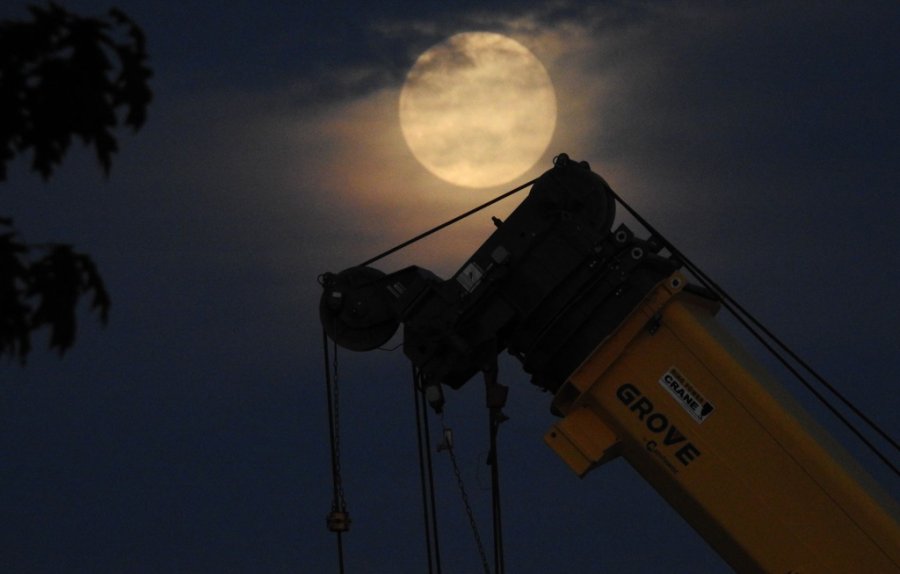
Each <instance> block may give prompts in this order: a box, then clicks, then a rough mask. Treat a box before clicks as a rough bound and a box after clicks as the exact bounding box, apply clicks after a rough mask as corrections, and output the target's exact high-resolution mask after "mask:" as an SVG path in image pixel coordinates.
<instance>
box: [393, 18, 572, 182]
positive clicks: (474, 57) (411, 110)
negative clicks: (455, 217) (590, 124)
mask: <svg viewBox="0 0 900 574" xmlns="http://www.w3.org/2000/svg"><path fill="white" fill-rule="evenodd" d="M400 127H401V129H402V131H403V137H404V138H405V140H406V143H407V145H408V146H409V149H410V150H411V151H412V153H413V155H414V156H415V157H416V159H417V160H419V162H420V163H421V164H422V165H423V166H425V168H427V169H428V170H429V171H430V172H432V173H433V174H434V175H436V176H438V177H439V178H441V179H443V180H446V181H448V182H450V183H453V184H456V185H459V186H463V187H491V186H495V185H500V184H503V183H506V182H509V181H511V180H513V179H515V178H516V177H518V176H520V175H522V174H523V173H525V172H526V171H528V170H529V169H530V168H531V167H533V166H534V164H535V163H536V162H537V161H538V160H539V159H540V158H541V156H542V155H543V154H544V152H545V151H546V150H547V146H548V145H549V144H550V138H551V137H552V136H553V130H554V128H555V127H556V94H555V92H554V90H553V84H552V83H551V82H550V76H548V75H547V70H545V69H544V66H543V65H542V64H541V62H540V61H539V60H538V59H537V58H536V57H535V56H534V54H532V53H531V52H530V51H529V50H528V48H526V47H525V46H523V45H522V44H520V43H518V42H516V41H515V40H513V39H511V38H508V37H507V36H503V35H501V34H494V33H489V32H466V33H463V34H456V35H455V36H451V37H450V38H448V39H447V40H445V41H443V42H441V43H440V44H437V45H435V46H433V47H431V48H429V49H428V50H427V51H425V52H424V53H423V54H422V55H421V56H419V58H418V59H417V60H416V63H415V64H414V65H413V67H412V69H411V70H410V71H409V73H408V74H407V77H406V82H405V83H404V85H403V89H402V91H401V92H400Z"/></svg>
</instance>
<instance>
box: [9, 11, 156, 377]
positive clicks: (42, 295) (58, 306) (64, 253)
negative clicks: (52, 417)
mask: <svg viewBox="0 0 900 574" xmlns="http://www.w3.org/2000/svg"><path fill="white" fill-rule="evenodd" d="M28 10H29V12H30V13H31V20H28V21H3V22H0V181H5V180H6V178H7V166H8V164H9V162H10V161H12V160H13V159H15V158H16V157H18V156H20V155H23V154H27V153H29V152H30V153H31V154H32V157H31V168H32V170H34V171H35V172H37V173H39V174H40V175H41V177H42V178H43V179H45V180H46V179H48V178H49V177H50V176H51V175H52V174H53V171H54V169H55V168H56V167H57V166H58V165H59V164H60V163H61V162H62V160H63V157H64V156H65V154H66V152H67V151H68V149H69V146H70V145H71V143H72V140H73V138H79V139H81V141H82V142H83V143H84V144H85V145H87V146H88V147H93V148H94V150H95V152H96V154H97V160H98V161H99V163H100V166H101V167H102V169H103V171H104V173H107V174H108V173H109V170H110V167H111V165H112V157H113V155H114V154H115V153H116V152H117V151H118V142H117V140H116V137H115V135H114V130H115V129H116V128H117V127H119V126H120V125H124V126H126V127H129V128H131V129H132V130H134V131H137V130H139V129H140V128H141V126H143V124H144V121H145V119H146V113H147V106H148V105H149V103H150V100H151V98H152V92H151V91H150V87H149V83H148V82H149V79H150V77H151V75H152V73H151V71H150V68H149V67H148V65H147V53H146V45H145V41H144V34H143V32H142V31H141V29H140V28H139V27H138V26H137V24H135V23H134V22H133V21H132V20H131V19H130V18H129V17H128V16H127V15H125V14H124V13H123V12H122V11H120V10H117V9H112V10H110V12H109V14H108V17H107V18H105V19H104V18H90V17H82V16H79V15H76V14H72V13H71V12H68V11H66V10H65V9H63V8H61V7H60V6H59V5H57V4H54V3H50V4H49V5H48V6H47V7H38V6H30V7H29V8H28ZM82 297H90V298H91V300H90V307H91V309H92V310H94V311H95V312H97V313H98V314H99V318H100V321H101V322H103V323H106V320H107V317H108V314H109V306H110V300H109V295H108V293H107V291H106V288H105V286H104V284H103V280H102V278H101V277H100V274H99V273H98V271H97V268H96V266H95V265H94V262H93V261H92V260H91V258H90V257H89V256H88V255H85V254H83V253H78V252H76V251H74V250H73V249H72V247H71V246H70V245H66V244H42V245H30V244H27V243H25V242H24V241H22V240H21V239H20V235H19V233H18V232H17V231H16V229H15V228H14V227H13V222H12V220H11V219H9V218H0V356H2V355H8V356H15V357H18V358H19V359H20V360H21V361H22V362H23V363H24V361H25V358H26V356H27V355H28V353H29V352H30V350H31V334H32V333H33V332H34V331H36V330H39V329H42V328H48V329H49V330H50V348H51V349H55V350H57V351H58V352H59V353H60V354H62V353H64V352H65V351H66V350H67V349H69V348H70V347H71V346H72V344H73V343H74V341H75V333H76V310H77V308H78V304H79V301H81V299H82Z"/></svg>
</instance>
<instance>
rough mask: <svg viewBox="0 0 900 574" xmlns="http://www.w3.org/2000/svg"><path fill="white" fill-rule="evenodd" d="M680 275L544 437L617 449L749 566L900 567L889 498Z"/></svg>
mask: <svg viewBox="0 0 900 574" xmlns="http://www.w3.org/2000/svg"><path fill="white" fill-rule="evenodd" d="M682 287H683V279H682V278H681V277H680V276H678V275H677V274H676V275H673V276H672V277H671V278H669V279H668V280H667V281H665V282H664V283H662V284H661V285H660V286H659V287H658V288H657V289H656V291H655V292H654V293H652V294H651V295H650V296H648V298H647V299H646V300H645V302H644V304H643V305H642V306H641V307H640V308H639V309H638V310H636V311H635V312H634V313H633V314H632V315H631V317H630V318H629V319H628V320H627V321H626V322H625V323H624V324H623V325H622V326H621V327H620V328H619V329H618V331H617V332H616V333H614V334H613V335H612V336H610V337H609V338H608V339H607V340H606V341H604V342H603V344H601V345H600V346H599V347H598V348H597V350H596V351H595V352H594V353H593V354H592V355H591V356H590V357H588V358H587V359H586V360H585V362H584V363H583V364H582V365H581V366H580V367H579V368H578V369H577V370H576V371H575V372H574V373H573V374H572V375H571V376H570V377H569V380H568V381H567V382H566V383H565V384H564V385H563V387H562V388H561V389H560V390H559V391H558V393H557V395H556V398H555V400H554V406H555V407H556V408H557V409H559V411H560V412H561V413H562V414H563V415H564V418H563V419H562V420H561V421H559V422H558V423H557V424H556V425H555V426H554V428H553V429H551V431H550V432H549V433H548V435H547V442H548V443H549V444H550V445H551V446H552V447H553V448H554V450H556V452H557V453H559V454H560V456H561V457H562V458H563V460H565V461H566V462H567V463H568V464H569V466H571V467H572V469H573V470H574V471H575V472H576V473H578V474H579V475H583V474H584V473H586V472H587V471H588V470H590V468H593V467H595V466H597V465H599V464H602V463H603V462H605V461H606V460H609V458H611V457H612V456H614V455H616V454H618V453H620V452H621V454H622V456H624V457H625V458H626V459H627V460H628V462H629V463H630V464H631V465H632V466H634V467H635V469H637V470H638V472H639V473H640V474H641V475H642V476H643V477H644V478H645V479H646V480H647V481H648V482H650V484H651V485H652V486H653V487H654V488H655V489H656V490H657V491H658V492H660V494H661V495H662V496H663V497H664V498H666V500H667V501H668V502H669V503H670V504H671V505H672V506H673V507H674V508H675V509H676V510H677V511H678V512H679V513H681V515H682V516H684V517H685V519H686V520H687V521H688V522H689V523H690V524H691V525H692V526H693V527H694V528H695V529H696V530H697V531H698V532H699V533H700V534H701V536H703V537H704V538H705V539H706V540H707V541H708V542H709V543H710V544H711V545H712V546H713V547H714V548H715V549H716V550H717V551H718V552H719V553H720V554H721V555H722V557H723V558H724V559H725V560H726V561H727V562H729V564H731V566H732V567H734V568H735V569H736V570H737V571H739V572H783V573H789V572H790V573H796V574H800V573H823V572H835V573H849V572H879V573H880V572H900V527H898V524H897V521H896V519H895V518H894V517H893V516H892V515H891V512H893V510H890V511H889V510H886V509H885V508H884V507H883V506H882V504H880V503H879V502H877V501H876V499H875V498H874V497H873V496H872V494H870V492H869V491H867V490H866V489H865V488H864V487H863V486H862V483H861V482H860V480H859V478H858V477H859V476H860V474H861V471H860V470H859V469H856V468H848V467H847V465H846V464H845V463H844V459H847V460H849V458H850V457H848V456H846V453H840V452H837V451H838V450H839V447H838V446H836V444H835V443H833V441H831V440H830V439H828V438H825V433H824V432H823V431H822V430H821V429H818V428H817V427H815V425H814V424H813V423H811V422H810V421H809V420H808V418H807V417H806V415H805V414H803V413H802V412H801V411H800V410H799V408H798V407H797V406H796V405H794V404H792V402H791V400H790V399H789V398H788V397H786V396H784V393H783V392H782V391H780V388H779V387H778V385H777V384H776V383H774V381H772V380H771V379H770V378H769V377H768V376H767V375H766V374H765V372H764V371H763V369H762V368H760V367H759V366H758V365H756V364H755V363H754V362H753V361H752V360H751V359H749V358H748V357H747V356H745V355H744V353H743V352H742V351H741V350H740V349H739V347H738V346H737V345H735V344H734V343H733V342H731V340H730V338H729V336H728V335H727V334H726V333H724V332H723V331H722V330H721V329H720V328H719V326H718V325H717V323H716V322H715V320H714V318H713V315H714V313H715V309H714V308H713V307H711V306H710V304H709V301H708V300H705V299H703V298H701V297H698V296H697V295H693V294H690V293H688V292H685V291H681V289H682ZM776 397H777V398H776ZM554 433H555V434H554ZM838 460H841V461H842V462H841V463H839V462H838ZM887 504H890V503H887Z"/></svg>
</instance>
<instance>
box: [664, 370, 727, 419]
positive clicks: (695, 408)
mask: <svg viewBox="0 0 900 574" xmlns="http://www.w3.org/2000/svg"><path fill="white" fill-rule="evenodd" d="M659 384H660V385H662V386H663V388H664V389H666V390H667V391H669V394H670V395H672V397H673V398H674V399H675V401H676V402H677V403H678V404H679V405H681V407H682V408H683V409H684V410H686V411H687V412H688V414H690V415H691V416H692V417H693V418H694V420H695V421H697V422H698V423H702V422H703V421H705V420H706V419H708V418H709V415H711V414H712V412H713V410H715V407H714V406H713V404H712V403H711V402H709V401H708V400H706V398H704V396H703V395H702V394H700V391H698V390H697V387H695V386H694V385H692V384H691V382H690V381H689V380H687V377H685V376H684V375H683V374H681V372H680V371H679V370H678V369H676V368H675V367H672V368H671V369H669V370H668V371H666V372H665V374H664V375H663V376H662V377H660V379H659Z"/></svg>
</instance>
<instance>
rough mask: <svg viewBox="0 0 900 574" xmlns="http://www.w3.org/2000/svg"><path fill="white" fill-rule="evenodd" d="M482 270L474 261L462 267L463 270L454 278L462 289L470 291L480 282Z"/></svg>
mask: <svg viewBox="0 0 900 574" xmlns="http://www.w3.org/2000/svg"><path fill="white" fill-rule="evenodd" d="M482 275H484V272H483V271H482V270H481V267H479V266H478V265H477V264H476V263H475V262H474V261H472V262H471V263H469V264H468V265H466V266H465V267H463V270H462V271H460V272H459V275H457V276H456V280H457V281H459V284H460V285H462V286H463V289H465V290H466V291H468V292H469V293H471V292H472V291H474V290H475V288H476V287H478V284H479V283H481V276H482Z"/></svg>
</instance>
